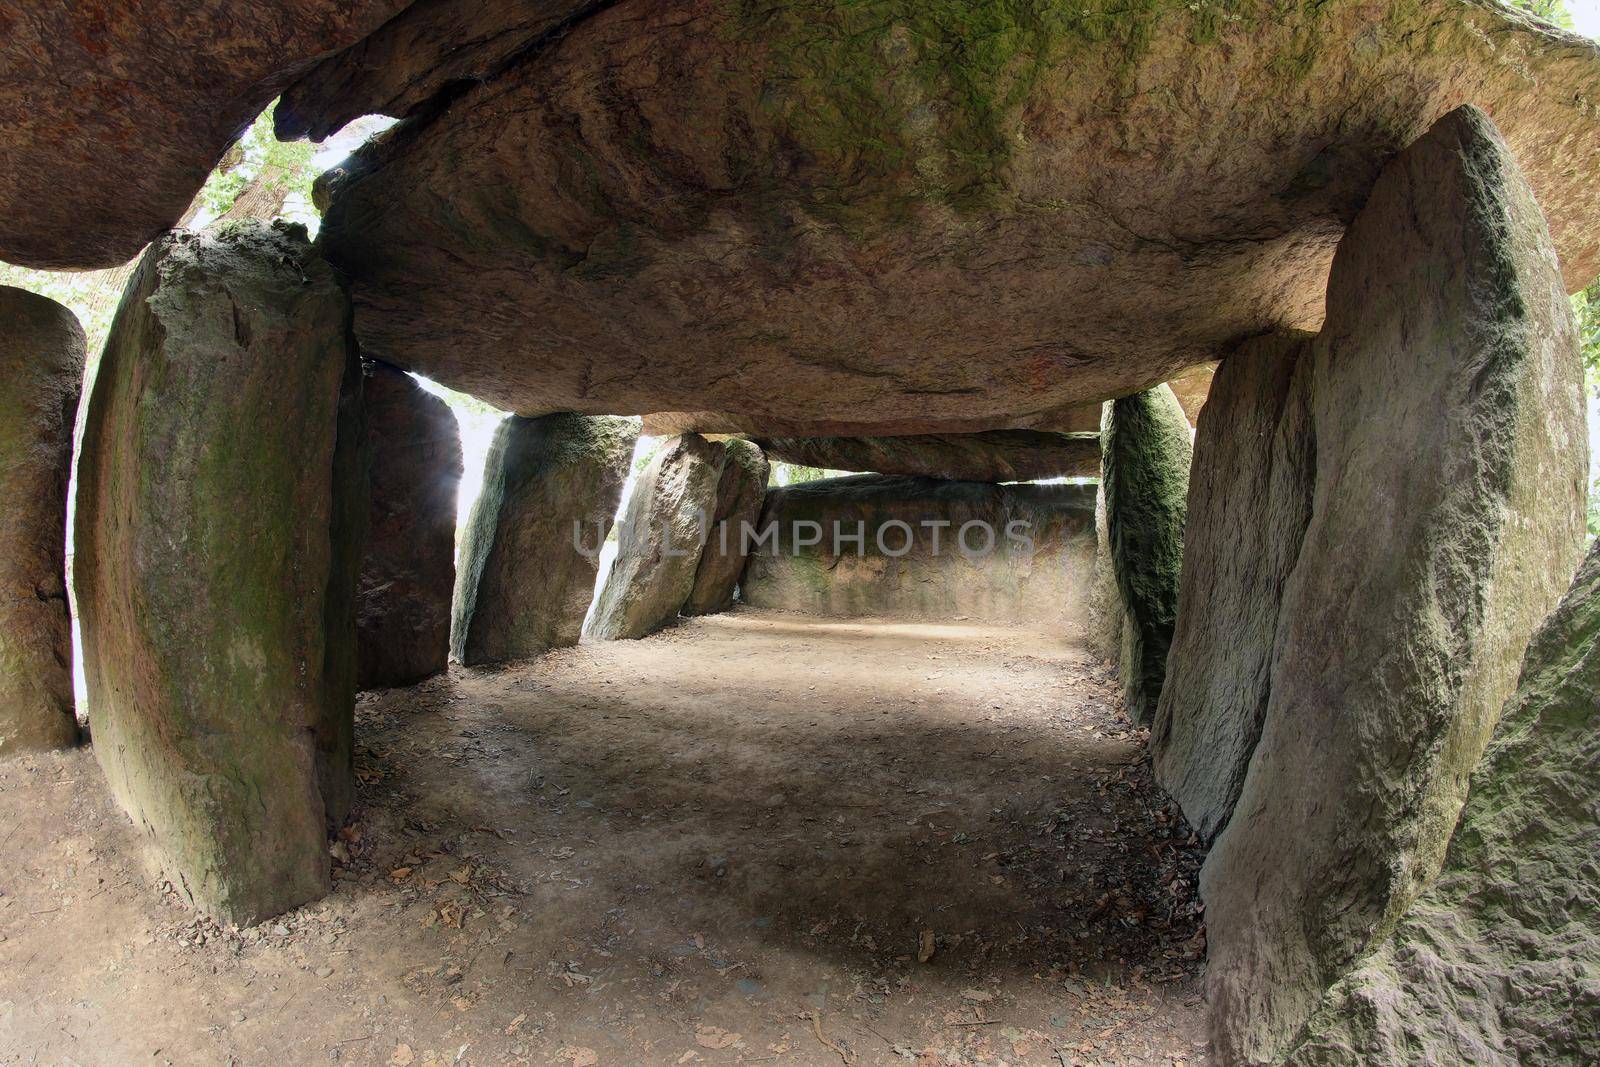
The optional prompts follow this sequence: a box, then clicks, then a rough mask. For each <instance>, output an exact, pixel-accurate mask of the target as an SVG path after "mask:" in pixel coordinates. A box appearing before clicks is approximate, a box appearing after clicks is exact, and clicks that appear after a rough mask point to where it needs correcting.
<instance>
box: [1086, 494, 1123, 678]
mask: <svg viewBox="0 0 1600 1067" xmlns="http://www.w3.org/2000/svg"><path fill="white" fill-rule="evenodd" d="M1126 615H1127V613H1126V612H1125V611H1123V610H1122V591H1121V590H1120V589H1118V588H1117V568H1116V564H1114V563H1113V562H1112V560H1111V527H1110V524H1109V523H1108V522H1107V520H1106V487H1105V483H1104V482H1097V483H1096V484H1095V493H1094V585H1093V587H1092V588H1091V589H1090V591H1089V632H1088V634H1087V638H1086V639H1087V643H1088V645H1089V648H1090V649H1091V650H1092V651H1093V652H1094V653H1095V655H1097V656H1099V657H1100V658H1101V659H1103V660H1107V661H1109V662H1111V663H1120V662H1121V659H1122V628H1123V625H1124V624H1125V622H1126Z"/></svg>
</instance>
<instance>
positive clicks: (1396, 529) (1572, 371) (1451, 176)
mask: <svg viewBox="0 0 1600 1067" xmlns="http://www.w3.org/2000/svg"><path fill="white" fill-rule="evenodd" d="M1302 359H1309V361H1310V368H1309V370H1310V392H1311V396H1310V416H1311V418H1310V422H1311V433H1312V436H1313V438H1314V441H1315V451H1314V457H1315V459H1314V463H1315V479H1314V482H1313V487H1312V495H1311V516H1310V520H1309V523H1308V525H1307V526H1306V530H1305V535H1304V538H1303V540H1302V542H1301V545H1300V549H1299V556H1298V559H1297V561H1296V563H1295V565H1294V568H1293V570H1292V571H1291V572H1290V573H1289V577H1288V579H1287V581H1286V583H1285V585H1284V588H1283V594H1282V603H1281V607H1280V608H1279V610H1278V618H1277V635H1276V639H1275V644H1274V650H1273V656H1272V667H1271V675H1270V681H1269V695H1268V697H1267V706H1266V714H1265V718H1264V720H1263V725H1262V730H1261V738H1260V741H1259V742H1258V743H1257V744H1256V746H1255V751H1254V754H1253V755H1252V756H1251V759H1250V765H1249V771H1248V773H1247V774H1246V776H1245V780H1244V786H1243V789H1242V791H1241V793H1240V796H1239V800H1238V803H1237V805H1236V806H1235V807H1234V811H1233V815H1232V818H1231V819H1230V820H1229V822H1228V824H1227V827H1226V829H1224V830H1223V832H1222V834H1221V836H1219V837H1218V838H1217V841H1216V844H1215V845H1214V846H1213V847H1212V850H1211V853H1210V855H1209V856H1208V857H1207V859H1206V863H1205V866H1204V867H1203V868H1202V871H1201V880H1200V881H1201V891H1202V894H1203V895H1204V897H1205V902H1206V926H1207V935H1208V939H1209V955H1210V960H1209V963H1208V965H1207V973H1206V981H1207V990H1208V993H1209V996H1210V1000H1211V1011H1212V1027H1213V1038H1214V1041H1215V1044H1216V1048H1217V1050H1218V1054H1219V1056H1220V1057H1221V1058H1222V1060H1223V1062H1225V1063H1258V1062H1276V1061H1277V1060H1278V1059H1279V1058H1280V1057H1281V1056H1282V1055H1283V1053H1284V1051H1285V1049H1286V1046H1287V1044H1288V1043H1289V1041H1290V1040H1291V1039H1292V1038H1293V1036H1294V1035H1295V1033H1296V1032H1297V1031H1299V1030H1300V1028H1301V1027H1302V1026H1303V1025H1304V1024H1305V1023H1306V1021H1307V1019H1308V1018H1309V1017H1310V1015H1311V1013H1312V1011H1313V1009H1314V1008H1315V1007H1316V1005H1317V1002H1318V1001H1319V1000H1320V999H1321V997H1322V995H1323V991H1324V990H1325V989H1327V987H1328V986H1329V984H1330V983H1332V982H1333V981H1334V980H1335V979H1337V978H1339V977H1340V976H1341V974H1343V973H1344V972H1346V971H1347V970H1348V969H1349V968H1350V967H1351V966H1352V965H1353V964H1354V963H1355V961H1356V960H1357V959H1358V958H1359V957H1360V956H1361V955H1362V954H1363V953H1365V952H1367V951H1368V950H1370V949H1371V948H1373V947H1374V945H1375V944H1376V943H1377V942H1378V941H1380V940H1381V939H1382V938H1384V937H1385V936H1386V935H1388V934H1389V933H1390V932H1391V931H1392V929H1393V928H1394V925H1395V922H1396V921H1397V920H1398V919H1399V917H1400V915H1401V914H1402V913H1403V912H1404V911H1405V909H1406V907H1407V906H1408V905H1409V904H1410V903H1411V902H1412V901H1413V900H1414V899H1415V898H1416V897H1417V896H1418V894H1419V893H1420V892H1421V891H1422V890H1423V888H1424V887H1425V886H1426V885H1427V884H1428V882H1429V881H1430V880H1431V879H1432V878H1433V877H1434V875H1435V873H1436V872H1437V871H1438V870H1439V866H1440V863H1441V860H1442V858H1443V854H1444V849H1445V845H1446V842H1447V841H1448V839H1449V837H1450V833H1451V829H1452V828H1453V827H1454V825H1455V823H1456V819H1457V816H1458V815H1459V813H1460V810H1461V804H1462V800H1463V798H1464V795H1465V792H1466V785H1467V779H1468V775H1469V774H1470V773H1471V771H1472V768H1473V766H1474V765H1475V764H1476V763H1477V760H1478V756H1479V755H1480V753H1481V752H1482V751H1483V748H1484V745H1485V743H1486V742H1487V740H1488V738H1489V735H1490V732H1491V730H1492V729H1493V727H1494V725H1495V721H1496V719H1497V717H1498V715H1499V712H1500V709H1501V706H1502V705H1503V704H1504V703H1505V700H1506V697H1507V696H1508V695H1510V693H1511V691H1512V688H1513V686H1514V685H1515V684H1516V679H1517V671H1518V667H1519V665H1520V664H1521V662H1522V656H1523V652H1524V650H1525V648H1526V646H1527V643H1528V639H1529V636H1530V635H1531V634H1532V632H1533V630H1534V627H1535V626H1536V625H1537V624H1538V623H1539V621H1540V620H1541V619H1542V618H1543V617H1544V615H1545V613H1546V612H1548V611H1549V610H1550V609H1551V607H1553V606H1554V604H1555V603H1556V600H1557V598H1558V597H1559V596H1560V595H1561V592H1562V591H1563V590H1564V589H1565V588H1566V585H1567V582H1568V579H1569V578H1570V577H1571V575H1572V573H1573V569H1574V567H1575V566H1576V563H1577V560H1578V553H1579V551H1580V548H1581V546H1582V543H1583V504H1584V474H1585V468H1586V455H1585V453H1586V451H1587V449H1586V444H1585V434H1584V418H1583V408H1582V401H1581V395H1580V391H1579V386H1580V381H1581V373H1580V363H1579V358H1578V347H1577V338H1576V335H1575V331H1574V327H1573V322H1572V313H1571V310H1570V308H1569V306H1568V303H1567V297H1566V294H1565V292H1564V289H1563V286H1562V283H1561V277H1560V274H1559V272H1558V270H1557V264H1556V257H1555V253H1554V250H1553V249H1552V247H1551V244H1550V239H1549V235H1548V233H1547V232H1546V229H1545V224H1544V219H1543V217H1542V215H1541V214H1540V212H1539V208H1538V205H1537V204H1536V203H1535V202H1534V199H1533V195H1532V193H1531V191H1530V190H1529V189H1528V186H1527V184H1526V182H1525V181H1524V180H1523V178H1522V175H1521V173H1520V172H1519V171H1518V169H1517V165H1516V162H1515V161H1514V160H1513V159H1512V157H1511V155H1510V152H1509V151H1508V150H1507V148H1506V146H1505V143H1504V141H1502V140H1501V138H1500V135H1499V134H1498V132H1496V130H1495V129H1494V126H1493V124H1492V123H1491V122H1490V121H1489V119H1488V118H1487V117H1486V116H1485V115H1484V114H1483V113H1482V112H1481V111H1478V110H1477V109H1476V108H1472V107H1463V108H1460V109H1458V110H1457V111H1454V112H1452V113H1451V114H1449V115H1447V116H1445V117H1444V118H1443V119H1441V120H1439V122H1438V123H1437V124H1435V126H1434V127H1433V128H1432V129H1431V130H1430V131H1429V132H1428V133H1427V134H1426V135H1424V136H1423V137H1422V138H1421V139H1420V140H1418V141H1417V142H1416V143H1414V144H1412V145H1411V146H1410V147H1408V148H1407V149H1405V150H1404V151H1403V152H1401V153H1400V154H1399V155H1398V156H1396V157H1395V159H1394V160H1393V161H1391V162H1390V163H1389V165H1388V166H1387V167H1386V168H1385V169H1384V171H1383V173H1382V174H1381V175H1380V177H1379V178H1378V181H1377V183H1376V185H1375V186H1374V187H1373V190H1372V193H1371V195H1370V197H1369V198H1368V200H1367V202H1366V206H1365V207H1364V208H1363V209H1362V211H1361V213H1360V214H1359V215H1358V216H1357V218H1356V220H1355V222H1354V223H1353V224H1352V225H1351V227H1350V229H1349V231H1348V232H1347V233H1346V234H1345V236H1344V239H1343V241H1341V243H1340V245H1339V249H1338V252H1337V254H1336V255H1335V257H1334V263H1333V270H1332V274H1331V276H1330V279H1329V287H1328V300H1327V319H1326V322H1325V324H1324V326H1323V329H1322V332H1321V334H1319V335H1318V337H1317V339H1316V341H1315V343H1314V345H1313V346H1312V348H1311V351H1310V352H1309V353H1308V354H1307V355H1306V356H1303V357H1302ZM1219 562H1221V561H1219Z"/></svg>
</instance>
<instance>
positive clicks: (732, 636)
mask: <svg viewBox="0 0 1600 1067" xmlns="http://www.w3.org/2000/svg"><path fill="white" fill-rule="evenodd" d="M1117 705H1118V700H1117V696H1116V689H1115V686H1114V685H1113V684H1112V681H1111V678H1110V676H1109V675H1108V673H1107V672H1106V671H1105V669H1104V668H1103V667H1102V666H1101V665H1099V664H1096V663H1094V662H1093V661H1092V660H1091V659H1090V658H1089V657H1088V656H1087V655H1086V654H1085V653H1083V652H1082V651H1081V650H1077V649H1074V648H1072V647H1069V646H1067V645H1065V644H1062V643H1059V642H1053V641H1050V640H1047V639H1044V638H1041V637H1039V636H1037V635H1034V634H1029V633H1025V632H1016V631H1006V630H997V629H994V628H988V627H979V626H975V625H966V624H962V623H955V624H952V625H942V626H929V625H907V624H894V623H884V622H859V623H857V622H851V623H828V622H818V621H812V620H806V619H803V618H800V617H797V616H789V615H782V614H776V613H758V612H753V611H738V612H734V613H731V614H728V615H724V616H719V617H715V618H709V619H701V620H697V621H693V622H688V623H685V624H683V625H681V626H679V627H677V628H676V629H674V630H672V631H670V632H668V633H666V634H662V635H659V636H657V637H654V638H651V639H649V640H646V641H638V642H619V643H614V644H604V645H585V646H583V647H581V648H577V649H571V650H567V651H564V652H560V653H554V654H551V655H549V656H547V657H545V658H543V659H540V660H538V661H536V662H533V663H530V664H527V665H524V666H519V667H515V668H510V669H505V670H500V671H484V670H461V669H456V670H453V671H452V672H451V674H450V676H449V677H447V678H438V679H435V680H433V681H430V682H428V683H425V684H423V685H422V686H420V687H417V688H415V689H407V690H395V691H391V692H386V693H378V694H371V695H368V696H365V697H363V698H362V700H361V703H360V706H359V709H358V716H359V721H358V755H357V770H358V776H359V778H360V798H359V802H358V807H357V811H356V815H355V818H354V821H353V823H352V825H351V826H350V827H349V828H348V829H347V830H345V831H344V832H343V833H342V834H341V835H340V838H339V839H338V840H337V841H336V842H335V844H334V846H333V847H334V855H335V863H336V868H335V870H336V875H337V880H336V883H335V890H334V892H333V894H332V895H331V896H330V897H328V898H327V899H326V900H324V901H321V902H319V903H316V904H313V905H310V906H308V907H306V908H303V909H301V910H299V911H297V912H294V913H292V914H290V915H287V916H284V917H283V918H282V919H280V920H278V921H277V922H274V923H271V924H268V925H266V926H264V927H259V928H255V929H251V930H246V931H242V932H241V931H236V930H230V929H221V928H218V927H217V926H216V925H215V924H213V923H211V922H209V921H206V920H202V919H197V918H196V917H195V916H194V915H193V914H192V913H190V912H188V911H186V910H185V909H184V908H183V907H181V906H180V905H179V904H178V903H177V901H176V900H175V899H174V898H173V896H172V894H171V892H170V890H167V891H165V892H163V887H162V886H160V885H158V884H154V883H153V882H152V881H151V880H150V879H149V878H148V876H147V875H146V874H145V867H144V865H143V861H142V859H141V855H140V852H139V842H138V841H137V840H136V838H135V835H134V833H133V831H132V829H131V827H130V825H129V824H128V822H127V820H126V819H125V818H123V817H122V816H121V815H120V814H119V813H118V812H117V811H116V810H115V809H114V808H113V807H112V806H111V804H110V802H109V800H108V798H107V794H106V790H105V787H104V784H103V782H102V780H101V777H100V774H99V771H98V769H97V767H96V765H95V763H94V760H93V757H92V755H91V754H90V753H88V752H87V751H81V752H77V753H71V754H68V755H65V756H55V757H40V758H33V757H27V758H22V759H18V760H13V761H10V762H6V763H4V764H0V1062H3V1063H8V1064H9V1063H30V1064H31V1063H41V1064H81V1065H85V1067H88V1065H98V1064H185V1065H186V1064H235V1065H256V1064H264V1065H268V1064H269V1065H287V1064H327V1063H342V1064H380V1065H382V1064H391V1065H397V1067H405V1065H416V1067H423V1065H430V1067H431V1065H444V1064H458V1063H459V1064H503V1063H537V1064H547V1063H548V1064H561V1065H565V1067H589V1065H595V1064H600V1065H605V1064H631V1063H653V1064H702V1065H716V1064H737V1063H766V1062H777V1063H793V1064H838V1063H844V1064H855V1063H860V1064H889V1063H894V1064H908V1065H909V1064H921V1065H932V1064H969V1063H995V1064H999V1063H1012V1064H1054V1065H1076V1064H1090V1063H1095V1064H1113V1063H1115V1064H1124V1063H1127V1064H1146V1063H1157V1064H1164V1065H1172V1064H1200V1063H1204V1062H1206V1061H1207V1057H1206V1046H1205V1043H1204V1035H1203V1023H1202V1005H1201V1000H1200V996H1199V987H1198V982H1197V978H1196V975H1197V972H1198V970H1199V968H1200V966H1201V964H1200V959H1201V957H1202V956H1203V951H1204V942H1203V933H1202V932H1201V925H1200V916H1199V915H1198V914H1197V906H1196V904H1195V900H1194V895H1193V892H1194V888H1193V887H1194V880H1195V868H1196V865H1197V862H1198V860H1199V858H1200V857H1199V853H1198V851H1197V850H1195V849H1194V848H1193V846H1192V842H1191V841H1190V839H1189V835H1188V831H1187V829H1186V828H1185V827H1184V826H1183V824H1182V821H1181V819H1179V818H1178V816H1177V814H1176V809H1175V808H1174V807H1173V806H1172V805H1171V803H1170V802H1169V801H1168V800H1167V799H1166V797H1165V796H1164V795H1163V794H1161V793H1160V792H1159V790H1156V789H1154V788H1153V787H1152V786H1151V784H1150V775H1149V769H1148V765H1147V764H1146V763H1145V762H1144V761H1143V760H1142V758H1141V745H1140V738H1139V737H1138V736H1137V735H1136V734H1135V733H1134V732H1133V731H1132V730H1131V729H1130V728H1129V726H1128V724H1127V722H1126V721H1125V720H1124V719H1123V718H1122V716H1121V713H1120V711H1119V710H1118V708H1117Z"/></svg>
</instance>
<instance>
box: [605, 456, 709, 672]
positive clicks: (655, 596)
mask: <svg viewBox="0 0 1600 1067" xmlns="http://www.w3.org/2000/svg"><path fill="white" fill-rule="evenodd" d="M726 459H727V455H726V452H725V451H724V449H723V447H722V445H720V444H718V443H716V442H714V441H707V440H706V439H705V438H704V437H701V436H699V435H698V434H685V435H683V436H682V437H674V438H672V439H670V440H668V441H667V442H666V443H665V444H663V445H662V446H661V451H659V452H657V453H656V458H655V459H653V460H652V461H651V462H650V466H649V467H647V468H645V471H644V473H643V474H641V475H639V477H638V479H637V480H636V481H635V482H634V486H633V495H632V496H631V497H630V498H629V500H628V509H627V513H626V514H625V515H624V516H623V518H622V529H620V530H619V531H618V537H617V558H616V559H615V560H614V561H613V562H612V564H611V571H610V573H608V574H607V575H606V582H605V586H604V588H602V589H601V590H600V598H599V600H598V601H597V602H596V603H595V605H594V615H593V617H592V618H591V619H590V620H589V633H590V634H591V635H592V636H594V637H597V638H600V639H601V640H603V641H614V640H627V639H632V638H639V637H644V636H646V635H647V634H652V633H654V632H655V631H657V630H659V629H661V628H662V627H663V626H666V625H668V624H669V623H671V622H672V621H674V620H675V619H677V617H678V612H679V609H681V608H682V607H683V605H684V603H685V602H686V601H687V600H688V599H689V594H690V593H691V592H693V590H694V582H695V573H696V572H697V571H698V570H699V567H700V556H701V553H702V552H703V551H704V550H705V543H706V535H707V533H708V530H709V527H710V523H711V516H712V515H713V514H714V512H715V510H716V506H717V489H718V487H719V486H720V485H721V483H722V468H723V465H724V463H725V462H726Z"/></svg>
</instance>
